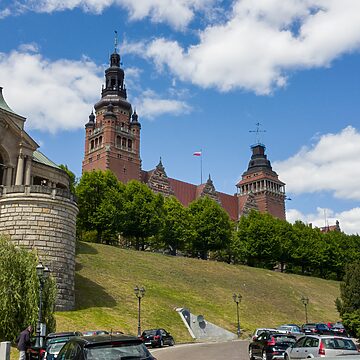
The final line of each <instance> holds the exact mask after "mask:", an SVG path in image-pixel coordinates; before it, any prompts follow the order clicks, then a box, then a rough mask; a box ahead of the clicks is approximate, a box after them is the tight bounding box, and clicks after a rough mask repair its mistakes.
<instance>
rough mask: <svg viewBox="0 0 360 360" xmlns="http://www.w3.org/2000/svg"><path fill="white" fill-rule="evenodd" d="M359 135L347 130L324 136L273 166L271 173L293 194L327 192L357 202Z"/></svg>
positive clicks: (358, 191)
mask: <svg viewBox="0 0 360 360" xmlns="http://www.w3.org/2000/svg"><path fill="white" fill-rule="evenodd" d="M358 154H360V133H359V132H358V131H357V130H356V129H355V128H353V127H351V126H348V127H346V128H345V129H343V130H342V131H341V132H340V133H338V134H325V135H323V136H321V137H320V139H319V140H318V142H317V143H316V144H314V145H313V146H312V147H311V148H306V147H304V148H303V149H301V150H300V151H299V153H297V154H295V155H294V156H292V157H291V158H289V159H287V160H285V161H280V162H275V163H274V164H273V167H274V169H275V170H276V172H277V173H278V174H280V177H281V179H282V181H284V182H285V183H286V184H287V185H286V187H287V191H288V192H289V193H294V194H302V193H315V192H320V191H329V192H331V193H333V194H334V196H335V197H337V198H343V199H352V200H360V187H359V179H360V158H359V156H358Z"/></svg>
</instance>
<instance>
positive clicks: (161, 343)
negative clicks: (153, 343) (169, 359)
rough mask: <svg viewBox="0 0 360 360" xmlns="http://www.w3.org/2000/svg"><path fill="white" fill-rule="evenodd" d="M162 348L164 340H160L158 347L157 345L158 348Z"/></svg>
mask: <svg viewBox="0 0 360 360" xmlns="http://www.w3.org/2000/svg"><path fill="white" fill-rule="evenodd" d="M163 346H164V340H163V339H161V340H160V345H159V347H163Z"/></svg>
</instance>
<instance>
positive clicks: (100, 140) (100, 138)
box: [99, 136, 102, 146]
mask: <svg viewBox="0 0 360 360" xmlns="http://www.w3.org/2000/svg"><path fill="white" fill-rule="evenodd" d="M101 145H102V136H100V137H99V146H101Z"/></svg>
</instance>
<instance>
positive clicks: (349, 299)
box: [336, 262, 360, 337]
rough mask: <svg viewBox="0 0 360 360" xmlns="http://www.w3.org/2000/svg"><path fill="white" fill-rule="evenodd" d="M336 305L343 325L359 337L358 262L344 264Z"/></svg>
mask: <svg viewBox="0 0 360 360" xmlns="http://www.w3.org/2000/svg"><path fill="white" fill-rule="evenodd" d="M336 306H337V309H338V311H339V313H340V316H341V318H342V319H343V322H344V325H345V327H346V328H347V329H348V330H349V331H350V333H351V334H352V335H354V336H357V337H360V262H356V263H353V264H348V265H346V268H345V276H344V280H343V282H342V283H341V284H340V299H337V300H336Z"/></svg>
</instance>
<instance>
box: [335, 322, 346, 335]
mask: <svg viewBox="0 0 360 360" xmlns="http://www.w3.org/2000/svg"><path fill="white" fill-rule="evenodd" d="M331 331H332V332H333V333H334V335H340V336H346V337H348V336H349V335H348V333H347V331H346V329H345V327H344V325H343V324H342V323H341V322H337V323H335V324H334V325H333V326H332V328H331Z"/></svg>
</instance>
